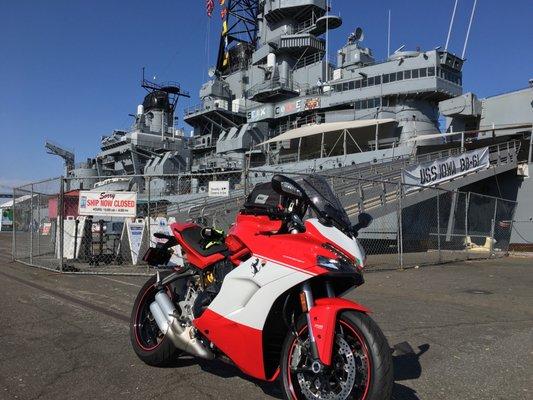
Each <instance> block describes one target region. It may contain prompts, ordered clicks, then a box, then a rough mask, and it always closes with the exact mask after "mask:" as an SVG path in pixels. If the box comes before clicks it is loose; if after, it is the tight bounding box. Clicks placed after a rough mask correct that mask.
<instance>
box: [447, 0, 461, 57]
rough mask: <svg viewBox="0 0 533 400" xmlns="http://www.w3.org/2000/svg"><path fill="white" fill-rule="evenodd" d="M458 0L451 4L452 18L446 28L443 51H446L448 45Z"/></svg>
mask: <svg viewBox="0 0 533 400" xmlns="http://www.w3.org/2000/svg"><path fill="white" fill-rule="evenodd" d="M458 2H459V0H455V4H454V6H453V12H452V19H451V20H450V26H449V28H448V37H447V38H446V45H445V46H444V51H448V45H449V44H450V36H451V35H452V28H453V21H454V20H455V12H456V11H457V3H458Z"/></svg>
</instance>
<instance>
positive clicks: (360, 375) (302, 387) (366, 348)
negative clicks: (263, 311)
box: [281, 311, 394, 400]
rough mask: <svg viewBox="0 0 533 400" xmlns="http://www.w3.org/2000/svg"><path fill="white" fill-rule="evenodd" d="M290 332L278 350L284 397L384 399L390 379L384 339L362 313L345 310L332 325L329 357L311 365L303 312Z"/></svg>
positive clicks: (304, 399) (301, 399)
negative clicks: (317, 367)
mask: <svg viewBox="0 0 533 400" xmlns="http://www.w3.org/2000/svg"><path fill="white" fill-rule="evenodd" d="M296 332H298V335H295V334H294V333H289V335H287V338H286V339H285V343H284V345H283V351H282V355H281V380H282V390H283V393H284V396H285V399H287V400H326V399H327V400H346V399H350V400H389V399H390V398H391V396H392V386H393V383H394V378H393V369H392V357H391V351H390V347H389V344H388V343H387V339H386V338H385V335H383V332H381V329H380V328H379V327H378V325H377V324H376V323H375V322H374V321H373V320H372V319H371V318H370V317H369V316H368V315H366V314H363V313H360V312H355V311H344V312H342V313H340V314H339V316H338V318H337V323H336V327H335V340H334V345H333V357H332V363H331V366H329V367H324V368H323V369H322V370H321V371H320V372H318V373H315V372H313V371H312V370H311V363H312V361H313V360H312V357H311V354H310V350H309V335H308V333H307V332H308V330H307V321H306V318H305V316H302V318H300V319H299V321H298V323H297V326H296Z"/></svg>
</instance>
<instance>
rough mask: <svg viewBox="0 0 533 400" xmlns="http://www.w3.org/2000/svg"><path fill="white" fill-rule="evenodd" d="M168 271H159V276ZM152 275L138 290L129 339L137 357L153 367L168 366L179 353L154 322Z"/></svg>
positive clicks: (154, 279) (164, 274)
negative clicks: (151, 309)
mask: <svg viewBox="0 0 533 400" xmlns="http://www.w3.org/2000/svg"><path fill="white" fill-rule="evenodd" d="M168 274H170V272H167V271H165V272H162V273H160V275H161V278H164V277H166V276H167V275H168ZM155 282H156V277H155V276H152V277H151V278H150V279H148V281H147V282H146V283H145V284H144V286H143V287H142V288H141V290H140V291H139V294H138V295H137V298H136V299H135V303H134V304H133V310H132V312H131V318H130V341H131V345H132V347H133V350H134V351H135V354H137V357H139V359H141V361H143V362H144V363H146V364H148V365H151V366H154V367H164V366H169V365H171V364H173V363H175V362H176V360H177V359H178V357H179V355H180V353H181V352H180V350H178V349H177V348H176V347H175V346H174V344H173V343H172V341H171V340H170V339H169V338H168V336H164V335H163V334H162V332H161V331H160V329H159V328H158V326H157V324H156V323H155V320H154V318H153V317H152V313H151V312H150V304H151V303H152V302H153V301H154V298H155V295H156V293H157V290H156V288H155V287H154V284H155Z"/></svg>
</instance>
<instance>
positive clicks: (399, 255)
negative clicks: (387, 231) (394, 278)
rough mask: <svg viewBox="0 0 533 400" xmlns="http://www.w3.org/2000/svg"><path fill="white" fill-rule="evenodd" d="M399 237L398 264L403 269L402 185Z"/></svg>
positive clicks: (399, 192) (400, 191)
mask: <svg viewBox="0 0 533 400" xmlns="http://www.w3.org/2000/svg"><path fill="white" fill-rule="evenodd" d="M397 213H398V215H397V218H398V235H397V242H398V244H397V247H398V264H399V266H400V268H403V224H402V184H401V183H400V182H399V183H398V209H397Z"/></svg>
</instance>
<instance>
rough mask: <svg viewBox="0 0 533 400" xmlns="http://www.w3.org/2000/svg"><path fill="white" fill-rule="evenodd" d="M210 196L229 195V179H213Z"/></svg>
mask: <svg viewBox="0 0 533 400" xmlns="http://www.w3.org/2000/svg"><path fill="white" fill-rule="evenodd" d="M208 196H209V197H229V181H211V182H209V188H208Z"/></svg>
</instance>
